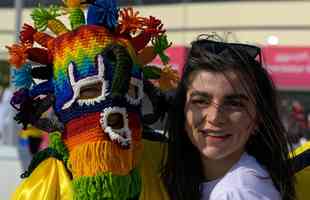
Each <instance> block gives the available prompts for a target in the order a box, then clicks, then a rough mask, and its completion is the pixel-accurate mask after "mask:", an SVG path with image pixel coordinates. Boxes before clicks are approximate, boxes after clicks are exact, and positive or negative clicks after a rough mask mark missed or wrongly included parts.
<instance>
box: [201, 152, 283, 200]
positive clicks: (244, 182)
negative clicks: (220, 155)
mask: <svg viewBox="0 0 310 200" xmlns="http://www.w3.org/2000/svg"><path fill="white" fill-rule="evenodd" d="M202 200H281V197H280V193H279V192H278V190H277V189H276V188H275V186H274V184H273V182H272V180H271V178H270V176H269V174H268V172H267V171H266V170H265V169H264V168H263V167H262V166H261V165H260V164H259V163H258V162H257V161H256V159H255V158H254V157H253V156H250V155H249V154H247V153H244V154H243V155H242V156H241V158H240V160H239V161H238V162H237V163H236V164H235V165H234V166H233V167H232V168H231V169H230V170H229V171H228V172H227V173H226V174H225V176H224V177H222V178H220V179H216V180H213V181H210V182H205V183H202Z"/></svg>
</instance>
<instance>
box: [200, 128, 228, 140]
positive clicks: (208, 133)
mask: <svg viewBox="0 0 310 200" xmlns="http://www.w3.org/2000/svg"><path fill="white" fill-rule="evenodd" d="M199 132H200V133H202V134H203V136H205V137H211V138H215V139H225V138H228V137H230V136H231V134H228V133H225V132H224V131H222V130H212V129H204V130H200V131H199Z"/></svg>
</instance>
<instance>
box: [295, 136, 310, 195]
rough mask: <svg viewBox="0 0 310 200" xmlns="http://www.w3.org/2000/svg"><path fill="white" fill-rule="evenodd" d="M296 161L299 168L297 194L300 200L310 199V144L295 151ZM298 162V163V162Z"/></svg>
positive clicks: (307, 143)
mask: <svg viewBox="0 0 310 200" xmlns="http://www.w3.org/2000/svg"><path fill="white" fill-rule="evenodd" d="M293 153H294V154H295V157H294V160H295V161H296V163H297V164H298V165H301V166H300V167H299V170H298V171H297V172H296V181H297V182H296V193H297V199H298V200H308V199H310V190H309V186H310V142H306V143H304V144H303V145H301V146H300V147H298V148H297V149H295V150H294V151H293ZM297 160H298V161H297Z"/></svg>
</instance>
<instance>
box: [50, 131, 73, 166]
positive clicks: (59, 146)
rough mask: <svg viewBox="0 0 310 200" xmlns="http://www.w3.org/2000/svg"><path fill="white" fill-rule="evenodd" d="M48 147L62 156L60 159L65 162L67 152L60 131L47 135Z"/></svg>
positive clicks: (67, 157)
mask: <svg viewBox="0 0 310 200" xmlns="http://www.w3.org/2000/svg"><path fill="white" fill-rule="evenodd" d="M48 140H49V145H48V146H49V147H50V148H53V149H55V150H56V151H57V152H58V154H60V155H61V156H62V160H63V161H64V162H65V164H67V161H68V159H69V152H68V149H67V147H66V146H65V144H64V143H63V141H62V140H61V133H59V132H52V133H49V135H48Z"/></svg>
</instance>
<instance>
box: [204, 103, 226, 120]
mask: <svg viewBox="0 0 310 200" xmlns="http://www.w3.org/2000/svg"><path fill="white" fill-rule="evenodd" d="M204 118H205V120H206V121H207V122H208V123H210V124H213V125H218V124H222V123H224V122H225V111H224V109H223V106H221V105H220V104H219V103H216V102H211V103H210V105H209V106H208V107H207V108H206V109H205V111H204Z"/></svg>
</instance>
